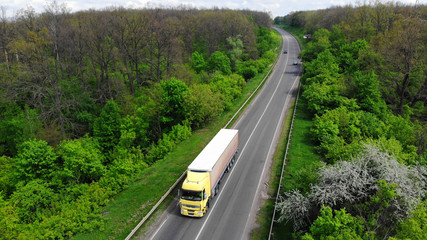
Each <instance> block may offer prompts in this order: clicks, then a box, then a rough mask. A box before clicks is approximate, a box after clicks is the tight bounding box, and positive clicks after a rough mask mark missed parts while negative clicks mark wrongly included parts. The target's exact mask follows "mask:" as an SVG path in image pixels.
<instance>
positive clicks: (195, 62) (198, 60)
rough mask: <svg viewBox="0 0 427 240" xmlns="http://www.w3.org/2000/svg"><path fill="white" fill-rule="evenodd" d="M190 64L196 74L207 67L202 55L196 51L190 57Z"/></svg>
mask: <svg viewBox="0 0 427 240" xmlns="http://www.w3.org/2000/svg"><path fill="white" fill-rule="evenodd" d="M190 63H191V67H192V68H193V69H194V70H196V72H197V73H199V72H201V71H202V70H205V69H206V66H207V64H206V61H205V59H204V57H203V55H202V54H200V53H199V52H197V51H195V52H193V54H192V55H191V59H190Z"/></svg>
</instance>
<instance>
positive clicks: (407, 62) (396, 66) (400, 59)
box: [377, 18, 427, 114]
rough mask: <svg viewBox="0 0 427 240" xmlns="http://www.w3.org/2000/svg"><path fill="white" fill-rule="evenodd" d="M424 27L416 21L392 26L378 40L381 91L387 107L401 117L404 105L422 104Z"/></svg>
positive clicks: (424, 62)
mask: <svg viewBox="0 0 427 240" xmlns="http://www.w3.org/2000/svg"><path fill="white" fill-rule="evenodd" d="M425 27H426V23H425V22H422V21H421V20H420V19H418V18H408V19H405V20H402V21H398V22H395V23H394V24H393V27H392V28H391V29H390V30H389V31H387V32H386V33H384V34H383V35H382V37H381V38H379V41H380V42H379V43H378V44H379V47H378V50H377V51H378V52H379V53H380V54H381V56H382V57H383V58H384V60H385V64H384V66H383V70H382V71H381V73H380V75H379V77H380V80H381V81H382V82H383V84H384V86H385V88H384V89H383V91H384V92H385V93H386V94H385V97H386V98H385V99H386V101H387V103H389V104H391V105H393V110H394V111H395V112H396V113H398V114H402V113H403V110H404V106H405V104H408V106H410V107H414V106H415V104H416V103H417V102H420V101H421V102H425V99H426V97H425V96H426V89H427V88H426V86H427V77H426V73H427V71H421V69H422V68H424V69H425V67H423V66H426V62H427V58H426V57H425V55H426V50H427V48H426V47H425V41H424V40H423V39H424V38H423V34H422V32H423V29H425Z"/></svg>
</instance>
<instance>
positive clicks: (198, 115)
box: [184, 84, 223, 128]
mask: <svg viewBox="0 0 427 240" xmlns="http://www.w3.org/2000/svg"><path fill="white" fill-rule="evenodd" d="M222 105H223V100H222V99H221V94H220V93H219V92H216V93H214V92H213V91H212V89H211V88H210V87H209V85H202V84H200V85H199V84H197V85H194V86H193V87H192V88H190V91H189V92H187V94H186V95H185V104H184V109H185V113H186V118H187V119H188V120H189V121H190V123H191V125H192V126H194V127H195V128H199V127H202V126H203V125H205V124H206V123H208V122H209V121H211V120H214V119H215V118H216V117H218V116H219V115H220V113H221V112H222Z"/></svg>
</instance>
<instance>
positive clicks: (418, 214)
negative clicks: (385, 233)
mask: <svg viewBox="0 0 427 240" xmlns="http://www.w3.org/2000/svg"><path fill="white" fill-rule="evenodd" d="M426 205H427V203H426V202H425V201H424V202H423V203H421V204H420V205H418V207H417V209H416V210H415V211H414V212H412V213H411V215H410V217H409V218H407V219H404V220H403V221H402V222H401V223H400V224H399V226H398V230H397V234H396V238H389V239H390V240H397V239H413V240H422V239H427V206H426Z"/></svg>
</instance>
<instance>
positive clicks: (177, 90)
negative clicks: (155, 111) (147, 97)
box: [160, 78, 189, 127]
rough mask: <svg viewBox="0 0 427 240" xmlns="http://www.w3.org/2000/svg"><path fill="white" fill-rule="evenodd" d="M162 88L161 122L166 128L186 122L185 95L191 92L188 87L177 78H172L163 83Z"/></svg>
mask: <svg viewBox="0 0 427 240" xmlns="http://www.w3.org/2000/svg"><path fill="white" fill-rule="evenodd" d="M160 88H161V89H162V98H161V110H160V114H161V122H162V123H163V124H164V125H165V126H166V127H171V126H173V125H176V124H178V123H180V122H181V121H183V120H185V117H186V116H185V115H186V113H185V109H184V101H185V94H186V93H187V92H188V91H189V88H188V87H187V85H186V84H185V83H184V82H182V81H180V80H178V79H176V78H171V79H169V80H166V81H163V82H162V83H161V84H160Z"/></svg>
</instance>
